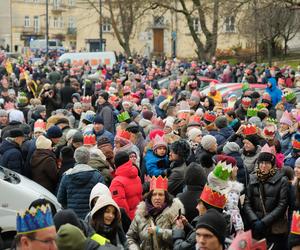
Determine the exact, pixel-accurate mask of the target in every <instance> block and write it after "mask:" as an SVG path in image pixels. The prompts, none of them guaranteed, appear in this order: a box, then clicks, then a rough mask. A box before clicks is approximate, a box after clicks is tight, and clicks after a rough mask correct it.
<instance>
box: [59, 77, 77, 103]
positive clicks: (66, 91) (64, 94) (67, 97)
mask: <svg viewBox="0 0 300 250" xmlns="http://www.w3.org/2000/svg"><path fill="white" fill-rule="evenodd" d="M74 93H76V90H75V89H74V88H73V87H71V81H70V78H67V79H66V80H65V86H64V87H63V88H62V89H61V90H60V95H61V102H62V107H63V108H64V107H66V105H67V104H68V103H72V95H73V94H74Z"/></svg>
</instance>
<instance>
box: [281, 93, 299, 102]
mask: <svg viewBox="0 0 300 250" xmlns="http://www.w3.org/2000/svg"><path fill="white" fill-rule="evenodd" d="M284 97H285V100H286V101H287V102H290V101H292V100H293V99H295V98H296V95H295V93H294V92H290V93H288V94H286V95H284Z"/></svg>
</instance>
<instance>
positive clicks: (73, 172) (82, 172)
mask: <svg viewBox="0 0 300 250" xmlns="http://www.w3.org/2000/svg"><path fill="white" fill-rule="evenodd" d="M95 171H97V170H95V169H93V168H92V167H91V166H89V165H87V164H76V165H75V167H74V168H71V169H69V170H68V171H67V172H66V175H68V176H69V178H71V182H73V183H74V184H77V185H85V184H86V183H88V182H90V180H91V179H92V178H93V175H94V173H95Z"/></svg>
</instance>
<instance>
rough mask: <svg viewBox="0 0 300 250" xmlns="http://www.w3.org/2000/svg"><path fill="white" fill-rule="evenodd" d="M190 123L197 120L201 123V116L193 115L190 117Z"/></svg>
mask: <svg viewBox="0 0 300 250" xmlns="http://www.w3.org/2000/svg"><path fill="white" fill-rule="evenodd" d="M189 122H190V123H192V122H196V123H199V124H200V123H201V117H200V116H197V115H192V116H191V117H190V120H189Z"/></svg>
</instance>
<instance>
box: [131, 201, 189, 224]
mask: <svg viewBox="0 0 300 250" xmlns="http://www.w3.org/2000/svg"><path fill="white" fill-rule="evenodd" d="M179 209H181V213H182V214H184V206H183V204H182V203H181V201H180V200H179V199H178V198H174V199H173V203H172V204H171V206H170V207H166V208H165V209H164V211H163V212H162V213H161V214H160V215H159V216H163V217H164V218H166V219H172V220H174V218H175V216H177V215H178V211H179ZM135 215H138V216H141V217H146V216H148V212H147V208H146V203H145V201H141V202H140V204H139V205H138V206H137V209H136V212H135Z"/></svg>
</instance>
